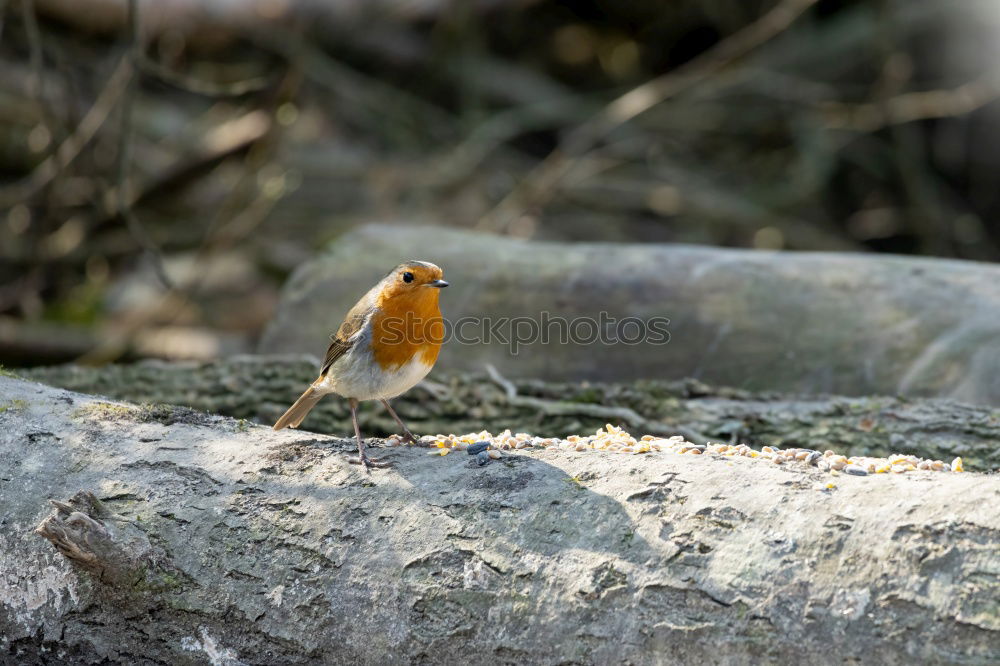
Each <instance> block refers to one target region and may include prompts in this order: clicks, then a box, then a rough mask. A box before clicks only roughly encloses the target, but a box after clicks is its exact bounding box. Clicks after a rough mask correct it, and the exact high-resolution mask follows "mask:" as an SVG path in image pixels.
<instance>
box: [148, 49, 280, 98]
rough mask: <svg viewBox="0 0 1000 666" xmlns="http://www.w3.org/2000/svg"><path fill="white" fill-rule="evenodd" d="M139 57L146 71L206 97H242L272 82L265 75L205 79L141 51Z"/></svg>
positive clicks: (173, 84) (166, 81)
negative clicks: (168, 64) (174, 68)
mask: <svg viewBox="0 0 1000 666" xmlns="http://www.w3.org/2000/svg"><path fill="white" fill-rule="evenodd" d="M137 57H138V58H139V60H138V62H139V68H140V69H141V70H142V71H143V72H144V73H146V74H150V75H152V76H155V77H156V78H158V79H160V80H162V81H164V82H165V83H169V84H170V85H172V86H174V87H175V88H180V89H181V90H186V91H188V92H192V93H195V94H197V95H204V96H206V97H241V96H242V95H246V94H248V93H252V92H259V91H261V90H264V89H265V88H267V86H268V84H269V83H270V81H269V80H268V78H267V77H265V76H255V77H252V78H249V79H244V80H242V81H233V82H232V83H216V82H214V81H205V80H203V79H199V78H195V77H193V76H188V75H187V74H183V73H181V72H177V71H174V70H172V69H170V68H169V67H165V66H164V65H161V64H160V63H158V62H156V61H154V60H151V59H149V58H147V57H145V56H144V55H143V54H141V53H139V54H137Z"/></svg>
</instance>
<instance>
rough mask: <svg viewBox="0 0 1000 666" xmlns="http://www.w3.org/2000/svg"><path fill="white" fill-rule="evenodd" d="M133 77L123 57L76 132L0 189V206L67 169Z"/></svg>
mask: <svg viewBox="0 0 1000 666" xmlns="http://www.w3.org/2000/svg"><path fill="white" fill-rule="evenodd" d="M131 78H132V66H131V64H130V63H129V61H128V58H127V57H123V58H122V59H121V60H120V61H119V62H118V66H117V67H115V70H114V71H113V72H112V73H111V76H110V77H109V78H108V82H107V83H106V84H105V85H104V88H102V89H101V92H100V93H99V94H98V96H97V99H96V100H94V104H93V106H91V107H90V109H88V110H87V113H86V114H85V115H84V116H83V119H82V120H81V121H80V124H79V125H77V126H76V129H75V130H73V133H72V134H70V135H69V136H68V137H66V139H65V140H64V141H63V142H62V143H61V144H59V147H58V148H57V149H56V151H55V152H54V153H52V154H51V155H49V156H48V157H46V158H45V159H44V160H42V161H41V162H40V163H39V164H38V166H37V167H35V168H34V170H33V171H32V172H31V173H30V174H28V176H26V177H25V178H24V179H23V180H21V181H18V182H17V183H14V184H13V185H8V186H7V187H4V188H3V189H0V208H7V207H10V206H13V205H14V204H17V203H20V202H22V201H24V200H25V199H27V198H28V197H30V196H32V195H33V194H35V193H36V192H38V191H39V190H41V189H42V188H43V187H45V186H46V185H48V184H49V183H50V182H52V179H53V178H55V177H56V176H57V175H59V173H61V172H62V171H63V170H65V169H66V168H67V167H68V166H69V165H70V164H71V163H72V162H73V160H75V159H76V158H77V156H78V155H79V154H80V151H81V150H83V147H84V146H86V145H87V143H89V142H90V140H91V139H93V138H94V135H95V134H97V131H98V130H99V129H100V128H101V127H102V126H103V125H104V123H105V122H106V121H107V119H108V116H109V115H110V114H111V110H112V109H113V108H114V106H115V104H116V103H117V102H118V98H119V97H120V96H121V94H122V92H123V91H124V90H125V88H126V86H127V85H128V82H129V80H130V79H131Z"/></svg>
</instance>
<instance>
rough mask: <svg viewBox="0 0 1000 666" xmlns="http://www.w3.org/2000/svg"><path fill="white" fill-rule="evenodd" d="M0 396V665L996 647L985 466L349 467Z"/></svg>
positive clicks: (213, 425) (663, 462)
mask: <svg viewBox="0 0 1000 666" xmlns="http://www.w3.org/2000/svg"><path fill="white" fill-rule="evenodd" d="M0 395H2V396H3V398H2V400H3V404H2V407H3V409H0V479H2V480H3V483H2V485H0V523H2V525H3V526H4V529H3V530H2V531H0V571H2V572H3V576H2V577H0V655H2V656H3V659H4V660H7V661H12V662H14V663H19V664H41V663H51V661H52V659H53V655H58V658H59V659H60V660H61V663H69V664H74V663H91V662H93V661H102V660H106V661H107V662H109V663H128V664H202V663H215V664H237V663H243V664H340V663H343V664H348V663H350V664H375V663H480V662H481V663H612V662H613V663H621V662H629V663H634V664H653V663H676V662H688V663H690V662H695V661H704V662H711V663H730V664H743V663H758V662H760V661H761V660H763V661H769V662H783V663H796V662H809V663H819V664H828V663H829V664H832V663H837V664H840V663H843V662H844V661H861V662H865V663H913V662H914V661H921V662H924V663H945V662H958V661H962V662H967V663H969V662H974V663H986V662H990V661H994V660H997V659H1000V609H998V607H997V604H996V600H997V598H998V597H1000V578H998V571H1000V570H998V568H997V563H998V562H1000V514H998V513H997V511H996V510H995V505H996V501H997V498H998V496H1000V477H997V476H996V475H984V474H975V473H964V474H942V473H930V472H913V473H910V474H906V475H878V476H869V477H849V476H841V477H837V478H836V479H833V480H834V483H833V484H832V487H831V483H830V482H831V477H830V476H829V475H825V474H822V473H820V472H819V471H817V470H816V469H815V468H812V467H808V466H806V465H782V466H777V465H772V464H768V463H766V462H762V461H760V460H754V459H749V458H737V459H724V458H716V457H713V456H710V455H703V456H676V455H672V454H650V455H645V456H627V455H616V454H611V453H605V452H600V451H589V452H584V453H577V452H568V451H559V450H553V449H545V450H538V451H515V452H511V453H510V454H507V455H505V456H504V457H503V458H502V459H500V460H498V461H494V462H492V463H490V464H488V465H486V466H484V467H480V466H478V465H476V464H475V463H474V462H473V459H472V457H471V456H463V455H449V456H445V457H440V456H428V455H426V451H424V450H422V449H419V448H392V449H388V450H387V451H385V452H384V453H385V454H387V455H388V456H389V457H391V458H392V459H393V460H394V462H395V467H394V468H393V469H390V470H378V471H377V472H376V474H375V475H373V476H372V477H369V476H368V475H366V474H365V473H364V472H363V471H362V470H359V469H358V468H357V466H355V465H351V464H349V463H348V460H347V459H348V457H349V455H350V452H351V451H352V449H353V445H352V444H351V442H350V441H349V440H341V439H337V438H333V437H328V436H324V435H317V434H312V433H308V432H294V431H292V432H289V431H281V432H277V433H276V432H273V431H271V430H270V429H269V428H264V427H259V426H255V425H252V424H249V423H247V422H245V421H237V420H233V419H229V418H225V417H219V416H209V415H205V414H200V413H198V412H194V411H191V410H188V409H183V408H179V409H174V408H169V407H157V408H149V407H138V406H134V405H129V404H126V403H117V402H108V401H106V400H103V399H99V398H95V397H92V396H86V395H81V394H77V393H71V392H68V391H65V390H61V389H55V388H50V387H47V386H44V385H40V384H35V383H31V382H27V381H23V380H18V379H14V378H7V377H0ZM371 443H372V445H374V446H378V444H379V443H378V442H377V441H374V440H373V441H372V442H371ZM79 489H85V490H86V491H87V492H89V493H92V494H93V495H92V497H93V498H94V499H91V495H87V494H82V495H76V497H75V498H74V499H73V500H71V501H69V502H66V503H61V502H60V503H59V504H56V513H55V515H54V516H48V517H47V514H48V513H49V511H50V506H49V503H48V500H50V499H52V498H53V497H68V496H72V495H74V493H76V492H77V491H78V490H79ZM39 522H42V525H43V528H42V530H43V532H45V533H46V535H47V537H48V538H51V539H53V542H54V543H55V544H56V546H57V547H58V550H57V548H53V543H50V541H47V540H45V539H41V538H39V537H38V536H37V535H35V534H33V531H34V529H35V526H36V525H38V524H39ZM147 544H148V545H147ZM61 553H66V554H67V555H71V557H64V556H63V554H61ZM88 553H90V554H92V555H94V556H95V557H96V558H97V559H98V560H101V561H105V560H107V561H118V562H125V564H124V565H121V566H118V567H116V569H119V570H123V571H134V570H135V568H134V567H133V566H132V565H133V563H136V562H143V561H154V562H156V563H157V564H156V565H155V566H153V567H151V569H152V570H154V571H155V573H154V574H150V573H149V571H146V572H145V573H144V574H143V576H142V577H133V576H132V575H131V574H127V575H125V576H118V575H108V573H107V572H108V568H107V567H95V566H93V560H94V557H91V555H89V554H88ZM122 553H125V554H126V555H125V556H124V557H123V556H122ZM136 553H138V554H139V557H134V554H136ZM129 554H131V555H129ZM150 558H151V559H150ZM157 567H159V568H157ZM139 568H140V569H141V566H140V567H139ZM136 580H139V581H148V580H154V581H156V584H155V585H145V584H142V583H140V584H138V585H137V584H136V583H135V582H134V581H136ZM123 588H124V589H125V591H126V592H128V593H123ZM137 589H138V591H139V592H140V593H135V591H136V590H137Z"/></svg>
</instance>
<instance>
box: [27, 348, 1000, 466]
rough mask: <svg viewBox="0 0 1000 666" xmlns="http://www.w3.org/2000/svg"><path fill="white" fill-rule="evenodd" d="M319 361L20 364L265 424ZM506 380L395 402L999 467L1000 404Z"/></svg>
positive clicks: (436, 424) (365, 422)
mask: <svg viewBox="0 0 1000 666" xmlns="http://www.w3.org/2000/svg"><path fill="white" fill-rule="evenodd" d="M316 365H317V362H316V360H315V359H312V358H309V357H303V356H243V357H234V358H231V359H227V360H222V361H217V362H212V363H161V362H156V361H147V362H143V363H137V364H132V365H118V366H109V367H104V368H85V367H79V366H53V367H49V368H36V369H33V370H26V371H23V374H24V375H25V376H27V377H29V378H33V379H37V380H39V381H43V382H45V383H48V384H51V385H54V386H60V387H63V388H68V389H72V390H75V391H83V392H87V393H97V394H101V395H107V396H110V397H113V398H119V399H127V400H131V401H134V402H140V403H152V404H161V403H166V404H173V405H183V406H186V407H190V408H193V409H197V410H201V411H206V412H212V413H217V414H224V415H227V416H232V417H236V418H242V419H247V420H251V421H256V422H261V423H265V424H267V423H273V422H274V421H275V419H277V417H278V416H279V415H280V414H281V413H282V412H283V411H284V410H285V409H286V408H287V407H288V405H290V404H291V403H292V402H293V401H294V400H295V398H296V397H297V396H298V395H299V393H300V392H301V391H302V390H303V389H304V387H305V386H306V385H307V384H308V382H310V381H312V380H313V379H314V378H315V375H316ZM510 383H511V385H512V386H513V387H514V388H515V389H516V396H514V397H513V398H512V397H511V396H510V395H509V393H508V391H506V390H505V389H504V388H503V387H502V386H501V385H499V384H497V383H496V382H495V381H493V380H491V379H490V378H489V377H488V376H487V375H486V373H481V374H450V375H447V374H440V373H433V374H432V375H431V381H429V382H425V383H424V384H421V385H418V387H416V388H414V389H413V390H412V391H410V392H409V393H407V394H405V395H403V396H401V397H400V398H397V399H396V400H395V401H394V402H395V405H396V408H397V411H398V412H399V413H400V415H401V416H402V417H403V418H404V419H405V420H407V422H408V423H409V424H410V426H411V429H412V430H414V432H417V433H418V434H434V433H456V434H461V433H465V432H479V431H480V430H483V429H486V430H490V431H491V432H500V431H502V430H504V429H505V428H510V429H511V430H513V431H515V432H516V431H525V432H530V433H532V434H536V435H542V436H565V435H567V434H570V433H581V432H588V431H592V430H593V429H595V428H598V427H600V426H603V425H604V424H605V423H607V422H612V423H614V424H616V425H622V426H623V427H625V428H626V429H628V430H629V431H630V432H632V433H633V434H635V435H639V434H647V433H649V434H668V435H670V434H675V433H678V432H684V433H687V434H689V435H692V434H700V435H701V436H702V437H705V438H709V439H712V440H713V441H715V440H721V441H731V440H737V441H741V442H747V443H750V444H753V445H763V444H767V445H776V446H807V447H809V448H818V449H821V450H822V449H826V448H829V449H834V450H836V451H837V452H840V453H845V454H850V455H862V454H875V455H885V454H888V453H913V454H916V455H919V456H922V457H928V458H937V459H946V458H948V459H950V458H951V457H954V456H963V458H964V459H965V460H966V463H967V465H968V466H969V467H970V468H972V469H979V470H984V471H985V470H989V469H996V468H998V467H1000V444H998V443H1000V409H996V408H991V407H985V406H978V405H965V404H961V403H957V402H953V401H948V400H939V399H906V398H894V397H887V396H875V397H850V398H849V397H842V396H797V395H786V394H780V393H775V392H766V393H754V392H750V391H744V390H739V389H728V388H720V387H713V386H708V385H706V384H704V383H701V382H698V381H695V380H684V381H639V382H632V383H628V384H624V383H617V384H616V383H586V382H582V383H581V382H577V383H562V382H545V381H541V380H511V382H510ZM361 425H362V428H363V429H364V431H365V433H366V434H370V435H385V434H389V433H392V432H396V431H397V430H398V428H397V427H396V424H395V423H394V422H393V421H392V419H391V418H390V417H389V415H388V414H386V413H385V411H384V410H383V408H382V407H381V406H380V405H377V404H374V403H366V404H363V405H362V409H361ZM303 428H304V429H306V430H309V431H312V432H320V433H327V434H339V435H345V434H347V433H350V432H351V425H350V417H349V413H348V410H347V404H346V401H344V400H342V399H339V398H337V397H336V396H331V397H328V398H326V399H324V400H323V401H322V402H321V403H320V404H319V406H318V407H316V409H314V410H313V412H312V413H310V415H309V417H308V419H307V420H306V421H305V423H304V424H303Z"/></svg>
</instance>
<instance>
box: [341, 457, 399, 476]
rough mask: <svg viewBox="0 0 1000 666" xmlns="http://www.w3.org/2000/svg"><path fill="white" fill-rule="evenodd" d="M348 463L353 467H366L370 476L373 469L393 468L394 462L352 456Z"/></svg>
mask: <svg viewBox="0 0 1000 666" xmlns="http://www.w3.org/2000/svg"><path fill="white" fill-rule="evenodd" d="M347 462H349V463H351V464H352V465H364V466H365V471H367V472H368V473H369V474H371V473H372V467H377V468H379V469H383V468H385V467H392V466H393V464H394V463H393V462H392V461H391V460H384V459H382V458H369V457H368V456H351V457H350V458H348V459H347Z"/></svg>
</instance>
